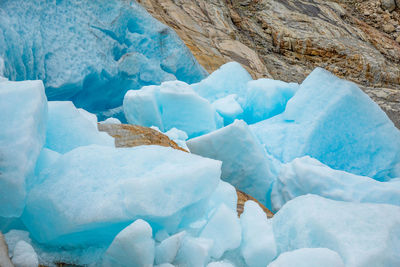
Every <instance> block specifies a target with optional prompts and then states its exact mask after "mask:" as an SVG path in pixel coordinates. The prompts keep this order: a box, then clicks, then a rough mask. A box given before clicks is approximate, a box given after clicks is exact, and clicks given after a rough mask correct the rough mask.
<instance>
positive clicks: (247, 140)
mask: <svg viewBox="0 0 400 267" xmlns="http://www.w3.org/2000/svg"><path fill="white" fill-rule="evenodd" d="M187 146H188V147H189V150H190V151H191V152H192V153H194V154H198V155H201V156H203V157H208V158H212V159H217V160H221V161H222V176H221V178H222V179H224V180H225V181H227V182H229V183H231V184H232V185H234V186H235V187H236V188H238V189H240V190H242V191H244V192H245V193H248V194H250V195H251V196H253V197H255V198H256V199H257V200H259V201H261V202H262V203H266V202H267V193H268V191H269V189H270V187H271V184H272V182H273V181H274V179H275V178H274V177H273V175H272V173H271V171H270V168H271V166H270V164H269V162H270V161H268V160H267V155H266V152H265V150H264V148H263V146H262V145H261V144H260V142H259V141H258V140H257V138H256V137H255V136H254V135H253V133H252V132H251V130H250V129H249V127H248V126H247V124H246V123H245V122H244V121H241V120H236V121H235V122H234V123H232V124H230V125H228V126H226V127H224V128H222V129H219V130H217V131H214V132H212V133H209V134H206V135H203V136H199V137H197V138H193V139H190V140H189V141H187Z"/></svg>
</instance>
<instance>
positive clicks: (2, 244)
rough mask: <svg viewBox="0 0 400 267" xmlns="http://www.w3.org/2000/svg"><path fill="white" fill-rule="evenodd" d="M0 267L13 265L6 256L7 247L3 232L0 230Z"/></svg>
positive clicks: (12, 266) (11, 266)
mask: <svg viewBox="0 0 400 267" xmlns="http://www.w3.org/2000/svg"><path fill="white" fill-rule="evenodd" d="M0 267H14V264H12V262H11V260H10V258H9V257H8V247H7V244H6V241H5V239H4V236H3V234H2V233H1V232H0Z"/></svg>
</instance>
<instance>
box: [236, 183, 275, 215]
mask: <svg viewBox="0 0 400 267" xmlns="http://www.w3.org/2000/svg"><path fill="white" fill-rule="evenodd" d="M236 193H237V196H238V202H237V213H238V215H239V217H240V215H241V214H242V213H243V211H244V203H246V201H248V200H252V201H254V202H256V203H257V204H258V205H259V206H260V208H262V210H263V211H264V212H265V214H267V217H268V218H272V217H273V216H274V214H273V213H272V212H271V211H270V210H269V209H267V208H266V207H265V206H264V205H263V204H261V203H260V202H258V201H257V200H256V199H255V198H253V197H252V196H249V195H247V194H246V193H244V192H242V191H240V190H238V189H236Z"/></svg>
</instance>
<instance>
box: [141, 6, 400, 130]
mask: <svg viewBox="0 0 400 267" xmlns="http://www.w3.org/2000/svg"><path fill="white" fill-rule="evenodd" d="M139 3H141V4H142V5H143V6H144V7H146V9H147V10H148V11H149V12H150V13H151V14H152V15H153V16H154V17H155V18H157V19H158V20H160V21H162V22H163V23H165V24H167V25H169V26H170V27H172V28H173V29H174V30H175V31H176V32H177V33H178V35H179V36H180V37H181V38H182V40H183V41H184V42H185V43H186V45H187V46H188V47H189V48H190V50H191V51H192V53H193V54H194V56H195V57H196V58H197V60H198V61H199V63H200V64H201V65H203V66H204V67H205V68H206V69H207V70H208V71H209V72H211V71H213V70H215V69H216V68H218V67H219V66H220V65H221V64H223V63H225V62H227V61H237V62H239V63H241V64H242V65H243V66H245V67H246V68H247V69H248V70H249V71H250V73H251V74H252V75H253V77H254V78H259V77H270V78H274V79H279V80H284V81H287V82H301V81H302V80H303V79H304V78H305V77H306V76H307V75H308V74H309V73H310V72H311V71H312V70H313V69H314V68H315V67H317V66H319V67H323V68H325V69H327V70H329V71H331V72H333V73H334V74H336V75H337V76H339V77H342V78H346V79H348V80H352V81H354V82H356V83H357V84H358V85H359V86H360V87H361V88H362V89H363V90H365V92H366V93H368V94H369V95H370V96H371V97H372V98H373V99H374V100H375V101H376V102H377V103H378V104H380V105H381V107H382V108H383V109H384V110H385V111H386V112H387V114H388V115H389V117H391V119H392V120H393V121H394V122H395V124H396V125H397V126H398V127H399V126H400V115H399V111H400V103H399V102H400V44H399V43H398V42H396V39H399V41H400V26H399V24H400V8H399V7H398V8H397V9H395V10H394V11H392V12H389V11H388V10H383V9H382V5H381V2H379V1H372V0H368V1H355V0H336V1H334V0H330V1H324V0H300V1H287V0H268V1H267V0H207V1H206V0H195V1H183V0H139Z"/></svg>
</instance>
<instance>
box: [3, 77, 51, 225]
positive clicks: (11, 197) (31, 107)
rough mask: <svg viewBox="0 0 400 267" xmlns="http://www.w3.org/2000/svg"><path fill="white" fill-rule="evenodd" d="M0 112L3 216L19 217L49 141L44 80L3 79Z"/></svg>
mask: <svg viewBox="0 0 400 267" xmlns="http://www.w3.org/2000/svg"><path fill="white" fill-rule="evenodd" d="M0 114H1V117H0V128H1V130H0V217H19V216H20V215H21V214H22V211H23V209H24V206H25V197H26V185H27V183H29V180H31V179H33V178H34V170H35V165H36V161H37V159H38V157H39V154H40V151H41V149H42V147H43V145H44V143H45V136H46V135H45V133H46V122H47V99H46V96H45V94H44V87H43V83H42V81H21V82H12V81H7V80H6V79H3V80H0Z"/></svg>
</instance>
